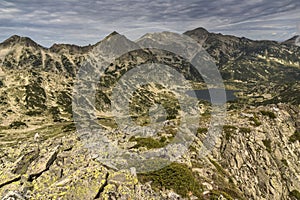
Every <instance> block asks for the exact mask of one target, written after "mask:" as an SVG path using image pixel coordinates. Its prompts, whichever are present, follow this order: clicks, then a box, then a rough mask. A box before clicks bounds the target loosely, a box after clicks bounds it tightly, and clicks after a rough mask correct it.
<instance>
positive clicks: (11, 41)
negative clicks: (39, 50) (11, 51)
mask: <svg viewBox="0 0 300 200" xmlns="http://www.w3.org/2000/svg"><path fill="white" fill-rule="evenodd" d="M17 44H20V45H23V46H26V47H29V46H33V47H40V45H38V44H37V43H36V42H35V41H33V40H32V39H30V38H29V37H21V36H19V35H13V36H11V37H9V38H8V39H6V40H5V41H4V42H3V43H1V45H2V46H5V47H8V46H14V45H17Z"/></svg>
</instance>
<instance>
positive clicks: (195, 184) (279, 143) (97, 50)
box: [0, 28, 300, 200]
mask: <svg viewBox="0 0 300 200" xmlns="http://www.w3.org/2000/svg"><path fill="white" fill-rule="evenodd" d="M184 34H185V35H188V36H190V37H191V38H193V39H195V40H196V41H197V42H199V43H200V44H202V46H203V47H204V49H205V50H206V52H208V53H209V55H210V56H211V57H212V58H213V59H214V61H215V63H216V65H217V67H218V69H219V71H220V73H221V75H222V77H223V80H224V84H225V87H226V89H234V90H236V91H237V92H236V95H237V97H238V98H237V99H236V100H234V101H230V102H227V104H226V106H227V113H226V114H227V116H226V118H225V120H224V123H223V124H221V125H222V127H223V129H222V134H221V136H220V137H217V136H216V138H217V140H216V142H215V144H214V147H213V149H212V150H211V152H210V153H209V154H208V155H205V156H202V155H201V152H202V151H201V149H202V148H203V146H205V145H206V144H205V141H208V143H209V142H213V141H212V140H209V139H208V140H206V139H207V135H208V130H209V128H210V120H211V118H212V116H211V111H212V105H211V104H210V103H208V102H205V101H203V100H199V102H198V106H199V117H200V121H199V127H195V128H196V130H197V131H196V132H197V133H196V134H195V136H194V138H193V142H192V144H191V145H190V146H189V148H188V150H187V151H186V152H185V153H184V154H183V155H182V156H181V157H180V158H178V159H176V160H174V161H172V163H171V164H170V165H168V166H165V167H163V168H161V169H159V170H156V171H149V172H145V173H136V171H135V169H133V168H132V169H131V170H129V169H128V170H116V169H115V168H114V167H113V166H110V165H107V163H104V162H102V161H101V159H100V158H102V157H103V156H105V155H106V154H109V153H111V152H104V150H103V149H102V150H101V147H100V143H97V142H99V141H100V140H101V137H102V136H106V137H107V138H109V139H110V140H112V141H114V144H117V145H118V146H119V147H121V149H124V150H126V151H128V152H138V153H143V152H147V151H151V150H156V149H160V148H162V147H164V146H169V147H170V148H171V147H172V148H173V147H174V146H172V145H173V144H172V141H174V139H175V140H176V137H175V136H176V133H177V131H178V129H179V126H180V123H178V122H179V121H180V119H181V118H180V117H179V114H180V113H182V112H181V111H180V106H179V103H178V101H177V100H176V93H172V91H169V90H168V88H166V87H163V86H162V85H160V84H146V85H143V86H142V87H140V88H139V89H138V90H137V91H136V92H134V93H132V94H130V95H129V96H128V98H129V104H130V105H129V108H130V109H129V110H130V112H129V113H130V117H131V118H132V119H133V121H134V122H135V123H136V124H138V125H139V126H140V127H142V128H141V129H139V130H135V129H134V128H132V127H125V128H124V129H120V124H118V121H117V120H116V116H113V115H112V113H111V112H110V108H111V103H112V91H113V87H114V86H115V85H116V83H117V82H118V81H119V79H120V78H121V77H122V76H123V75H124V74H126V72H130V70H131V69H134V67H136V66H139V65H145V64H149V63H150V64H151V63H160V64H162V65H168V66H171V67H172V68H173V69H175V70H176V71H177V72H180V73H181V74H183V76H184V77H185V78H186V79H187V80H188V81H189V83H191V84H192V85H193V86H194V88H195V89H203V88H205V84H204V82H203V77H202V76H201V75H200V74H199V73H197V71H196V70H195V68H194V67H193V66H192V65H191V64H190V63H189V62H188V61H187V60H185V59H183V58H182V57H180V56H178V55H175V54H174V53H171V52H167V51H160V50H158V49H150V48H146V49H145V48H140V46H142V45H143V43H145V42H149V41H150V42H159V40H157V41H155V40H154V39H153V38H154V35H151V34H147V35H145V36H143V37H142V38H140V39H139V40H138V41H136V42H133V41H130V40H128V39H126V38H125V37H124V36H120V35H118V34H117V33H112V34H111V35H110V36H108V37H106V38H105V39H104V40H103V41H100V42H99V43H97V44H95V45H92V46H86V47H79V46H75V45H67V44H64V45H53V46H52V47H51V48H49V49H48V48H44V47H42V46H40V45H38V44H36V43H35V42H34V41H32V40H31V39H29V38H23V37H19V36H12V37H11V38H9V39H8V40H6V41H4V42H3V43H1V44H0V110H1V115H0V122H1V126H0V149H1V151H0V169H1V170H0V196H1V197H2V198H3V199H8V198H9V197H15V198H16V199H178V198H179V199H184V198H185V199H196V198H198V199H266V200H267V199H292V200H296V199H299V198H300V184H299V183H300V181H299V179H300V168H299V164H300V160H299V158H300V151H299V149H300V141H299V140H300V135H299V134H300V114H299V113H300V107H299V102H300V96H299V90H300V84H299V81H300V67H299V52H300V51H299V47H297V46H295V45H293V43H292V42H290V41H292V40H288V42H284V43H278V42H273V41H252V40H249V39H247V38H238V37H235V36H225V35H221V34H214V33H209V32H208V31H206V30H205V29H203V28H199V29H195V30H191V31H187V32H186V33H184ZM161 37H162V38H163V37H165V35H164V34H162V35H161ZM116 44H118V49H115V50H116V51H117V52H116V53H118V52H122V49H135V50H134V51H130V52H127V53H126V54H124V55H122V56H121V57H119V58H118V59H116V60H115V61H114V62H112V63H108V66H109V67H107V69H106V70H105V73H104V74H102V75H103V76H102V77H101V79H100V80H99V82H98V83H97V84H95V85H93V84H91V87H90V89H95V90H96V91H97V92H96V94H95V107H94V108H93V109H92V110H94V111H95V113H94V114H95V118H96V121H97V123H98V124H99V125H100V127H101V130H102V131H101V134H100V135H99V132H95V133H90V132H88V133H84V134H81V135H80V134H78V132H77V131H78V126H79V125H78V124H76V127H77V129H76V127H75V125H74V118H73V117H74V115H83V114H84V115H90V113H89V112H88V111H84V112H83V111H80V112H78V113H77V111H74V109H72V96H74V92H76V91H74V90H73V89H74V85H76V84H77V82H76V80H77V79H76V78H77V77H76V76H77V72H78V70H79V69H81V68H82V65H83V64H84V63H85V61H86V60H89V61H90V62H96V60H95V59H104V58H102V57H101V55H102V56H103V55H107V52H108V51H109V50H111V49H110V48H112V46H113V45H116ZM176 45H178V46H181V45H183V44H182V43H181V42H180V41H176ZM91 55H93V56H95V57H92V56H91ZM102 67H103V66H97V65H93V68H92V69H93V73H94V74H96V73H97V72H100V71H101V69H102ZM164 78H165V79H166V78H167V77H164ZM130 83H131V82H128V85H125V86H128V87H129V85H130ZM93 87H96V88H93ZM79 97H80V98H79ZM77 98H78V100H80V101H82V102H88V103H90V99H89V98H88V97H85V96H84V95H82V96H80V95H77ZM159 106H161V107H163V108H164V109H162V110H163V111H164V112H160V111H157V110H156V109H158V110H159V108H160V107H159ZM189 112H190V114H191V115H192V113H194V112H196V111H193V110H189ZM151 113H152V115H154V118H151V116H150V117H149V114H151ZM153 113H155V114H153ZM117 117H118V116H117ZM181 117H182V116H181ZM153 120H154V121H156V123H158V124H159V125H161V124H163V127H162V129H161V130H160V131H158V132H155V133H153V132H151V131H149V130H148V129H147V126H148V125H149V124H151V123H152V122H153ZM161 122H163V123H161ZM191 124H192V123H191ZM85 125H86V124H84V123H82V124H80V126H85ZM89 125H90V124H89ZM191 126H192V125H191ZM141 130H142V132H143V133H140V132H141ZM97 145H98V146H97ZM101 145H102V143H101ZM177 148H181V147H177ZM182 151H183V152H184V149H182ZM155 162H156V161H155ZM155 162H154V164H155Z"/></svg>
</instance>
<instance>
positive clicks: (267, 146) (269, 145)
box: [262, 139, 272, 153]
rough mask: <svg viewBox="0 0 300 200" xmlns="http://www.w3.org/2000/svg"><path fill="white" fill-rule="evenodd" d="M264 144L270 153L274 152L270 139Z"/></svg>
mask: <svg viewBox="0 0 300 200" xmlns="http://www.w3.org/2000/svg"><path fill="white" fill-rule="evenodd" d="M262 142H263V144H264V145H265V147H266V149H267V151H268V152H269V153H271V151H272V149H271V140H270V139H266V140H263V141H262Z"/></svg>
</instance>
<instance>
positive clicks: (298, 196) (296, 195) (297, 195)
mask: <svg viewBox="0 0 300 200" xmlns="http://www.w3.org/2000/svg"><path fill="white" fill-rule="evenodd" d="M289 196H290V197H294V198H296V199H297V200H298V199H300V192H299V191H298V190H292V191H291V192H290V194H289Z"/></svg>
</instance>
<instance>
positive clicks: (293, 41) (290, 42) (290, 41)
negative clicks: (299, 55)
mask: <svg viewBox="0 0 300 200" xmlns="http://www.w3.org/2000/svg"><path fill="white" fill-rule="evenodd" d="M299 38H300V35H295V36H293V37H292V38H290V39H288V40H286V41H284V42H282V44H287V45H297V43H299Z"/></svg>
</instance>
